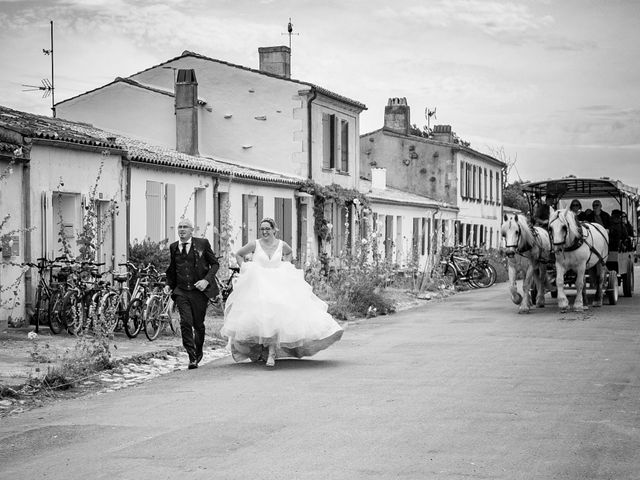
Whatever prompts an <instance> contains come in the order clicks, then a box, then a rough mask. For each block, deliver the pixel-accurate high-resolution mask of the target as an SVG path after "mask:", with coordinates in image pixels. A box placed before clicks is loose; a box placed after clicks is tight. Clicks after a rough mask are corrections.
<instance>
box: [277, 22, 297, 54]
mask: <svg viewBox="0 0 640 480" xmlns="http://www.w3.org/2000/svg"><path fill="white" fill-rule="evenodd" d="M280 35H289V50H291V35H300V34H299V33H293V23H291V17H289V23H288V24H287V33H281V34H280Z"/></svg>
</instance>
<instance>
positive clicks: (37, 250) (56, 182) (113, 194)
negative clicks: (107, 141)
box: [31, 145, 127, 268]
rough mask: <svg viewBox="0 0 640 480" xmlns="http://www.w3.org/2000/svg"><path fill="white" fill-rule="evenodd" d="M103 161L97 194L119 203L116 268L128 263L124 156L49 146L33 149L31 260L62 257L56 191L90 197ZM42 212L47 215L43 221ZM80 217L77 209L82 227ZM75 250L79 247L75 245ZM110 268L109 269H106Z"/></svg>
mask: <svg viewBox="0 0 640 480" xmlns="http://www.w3.org/2000/svg"><path fill="white" fill-rule="evenodd" d="M102 161H104V166H103V169H102V174H101V175H100V179H99V180H98V183H97V185H98V186H97V189H96V194H97V195H98V196H100V195H101V196H102V199H103V200H110V199H113V200H115V201H116V202H118V204H119V207H120V208H119V213H118V215H117V216H116V217H115V225H114V228H115V249H114V259H113V264H115V265H117V264H118V263H121V262H124V261H125V260H126V255H127V243H126V238H125V237H126V235H125V233H126V213H125V198H124V196H125V178H124V170H123V168H122V159H121V157H120V156H119V155H103V154H101V153H100V152H99V151H96V152H90V151H86V150H81V149H70V148H57V147H51V146H46V145H35V146H34V147H33V149H32V150H31V224H32V226H33V227H35V230H34V231H33V232H32V242H31V243H32V249H31V256H32V258H38V257H47V258H55V257H56V256H57V255H58V254H59V248H60V245H59V243H58V233H59V225H58V223H59V219H56V218H54V215H53V205H52V194H53V192H56V191H59V192H65V193H72V194H80V195H81V196H82V195H85V196H88V195H89V190H90V189H91V188H92V187H93V186H94V185H95V184H96V178H97V176H98V172H99V167H100V163H101V162H102ZM61 182H62V185H61ZM45 202H46V205H45ZM79 207H80V205H79ZM45 209H46V210H45ZM43 212H46V216H45V217H44V218H43ZM81 215H82V212H81V210H80V209H78V210H77V217H76V220H77V225H80V222H81ZM75 233H76V234H77V233H78V232H75ZM109 241H110V240H109ZM74 248H77V246H75V245H74ZM108 267H110V266H109V265H107V266H105V268H108Z"/></svg>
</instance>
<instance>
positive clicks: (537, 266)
mask: <svg viewBox="0 0 640 480" xmlns="http://www.w3.org/2000/svg"><path fill="white" fill-rule="evenodd" d="M501 231H502V237H503V238H504V240H505V247H506V249H507V252H506V253H507V259H508V260H507V266H508V270H509V284H510V287H509V291H510V292H511V300H512V301H513V303H515V304H516V305H520V308H519V309H518V312H519V313H529V310H530V309H531V306H532V301H531V293H530V291H531V285H532V282H535V287H536V291H537V294H536V299H535V301H536V306H537V307H539V308H542V307H544V293H545V284H546V279H547V263H548V262H549V261H550V259H551V239H550V237H549V233H548V232H547V231H546V230H545V229H544V228H541V227H530V226H529V223H528V222H527V220H526V218H525V217H524V216H522V215H514V216H513V217H512V218H509V217H507V215H505V216H504V222H503V223H502V228H501ZM516 254H518V255H521V256H522V257H524V258H525V260H526V262H527V264H528V266H527V273H526V275H525V277H524V281H523V282H522V291H523V293H524V297H523V296H522V295H520V294H519V293H518V287H517V286H516V265H515V263H516V262H515V255H516Z"/></svg>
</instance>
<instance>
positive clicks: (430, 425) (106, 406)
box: [0, 282, 640, 480]
mask: <svg viewBox="0 0 640 480" xmlns="http://www.w3.org/2000/svg"><path fill="white" fill-rule="evenodd" d="M636 285H640V283H639V282H636ZM638 311H640V294H639V295H637V296H635V297H633V298H631V299H627V298H621V300H620V303H619V304H618V305H617V306H605V307H603V308H601V309H597V310H592V311H589V312H587V313H586V314H575V313H570V314H565V315H561V314H560V313H559V311H558V309H557V306H556V305H555V302H554V301H553V300H550V305H549V306H548V307H547V308H546V309H544V310H536V311H534V312H533V313H531V314H529V315H518V314H517V313H516V308H515V306H514V305H513V304H511V303H510V301H509V299H508V294H507V289H506V287H505V286H504V285H498V286H496V287H494V288H492V289H489V290H484V291H471V292H467V293H463V294H459V295H456V296H454V297H450V298H449V299H448V300H447V301H446V302H439V303H430V304H429V305H427V306H425V307H421V308H418V309H415V310H412V311H407V312H404V313H401V314H397V315H394V316H389V317H378V318H376V319H372V320H368V321H365V322H362V323H360V324H358V325H354V326H351V327H350V328H349V329H348V330H347V332H346V333H345V336H344V338H343V340H342V341H341V342H339V343H338V344H336V345H334V346H333V347H332V348H330V349H329V350H327V351H325V352H321V353H320V354H318V355H317V356H316V357H313V358H312V359H309V360H301V361H300V360H291V361H280V362H279V363H278V364H277V366H276V368H275V369H274V370H267V369H266V368H265V367H263V366H258V365H253V364H233V363H232V362H231V361H230V359H229V358H225V359H221V360H218V361H215V362H212V363H209V364H207V365H205V366H204V367H203V368H200V369H198V370H194V371H180V372H175V373H172V374H169V375H166V376H164V377H161V378H159V379H156V380H154V381H151V382H149V383H146V384H144V385H139V386H136V387H132V388H129V389H126V390H121V391H118V392H114V393H109V394H105V395H99V396H95V395H94V396H88V397H84V398H80V399H76V400H67V401H64V402H60V403H58V404H55V405H51V406H48V407H45V408H41V409H37V410H33V411H30V412H27V413H24V414H22V415H18V416H15V417H9V418H5V419H2V423H1V424H0V478H2V479H36V478H48V479H83V480H86V479H141V480H142V479H185V478H188V479H207V480H210V479H242V480H247V479H252V478H260V479H270V480H271V479H274V480H275V479H288V480H290V479H294V480H295V479H323V480H324V479H331V480H333V479H350V480H352V479H395V478H399V479H427V478H429V479H431V478H437V479H468V478H491V479H505V480H514V479H580V480H585V479H615V480H621V479H634V480H636V479H638V478H640V378H639V373H640V340H639V339H640V318H639V315H638Z"/></svg>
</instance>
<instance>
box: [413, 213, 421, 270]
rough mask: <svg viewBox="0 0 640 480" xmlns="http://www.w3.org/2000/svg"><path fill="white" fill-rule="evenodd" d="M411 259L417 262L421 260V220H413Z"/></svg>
mask: <svg viewBox="0 0 640 480" xmlns="http://www.w3.org/2000/svg"><path fill="white" fill-rule="evenodd" d="M411 258H412V259H413V261H414V262H417V261H418V259H419V258H420V219H419V218H415V217H414V218H413V232H412V237H411Z"/></svg>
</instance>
